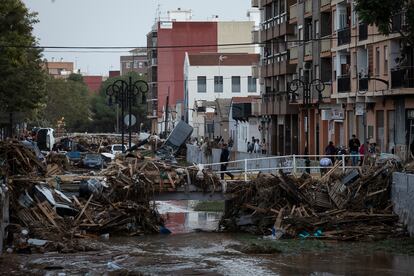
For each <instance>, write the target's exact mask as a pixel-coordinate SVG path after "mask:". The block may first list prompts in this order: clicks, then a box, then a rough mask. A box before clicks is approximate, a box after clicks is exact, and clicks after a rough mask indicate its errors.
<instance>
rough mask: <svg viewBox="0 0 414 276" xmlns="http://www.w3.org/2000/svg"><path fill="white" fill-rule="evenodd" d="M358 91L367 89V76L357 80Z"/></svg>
mask: <svg viewBox="0 0 414 276" xmlns="http://www.w3.org/2000/svg"><path fill="white" fill-rule="evenodd" d="M358 86H359V91H368V78H363V79H359V80H358Z"/></svg>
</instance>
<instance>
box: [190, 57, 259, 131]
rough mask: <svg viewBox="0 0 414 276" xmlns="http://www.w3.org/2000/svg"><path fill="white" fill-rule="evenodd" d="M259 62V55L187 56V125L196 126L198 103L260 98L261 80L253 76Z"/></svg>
mask: <svg viewBox="0 0 414 276" xmlns="http://www.w3.org/2000/svg"><path fill="white" fill-rule="evenodd" d="M258 61H259V55H258V54H240V53H202V54H188V53H186V55H185V61H184V106H185V110H184V114H185V116H184V117H185V119H186V120H187V121H188V123H189V124H190V125H192V126H193V127H194V123H195V121H194V118H193V113H194V106H195V103H196V102H197V101H215V100H216V99H231V98H233V97H248V96H259V95H260V91H259V83H258V80H257V79H256V78H254V77H252V65H253V64H257V63H258Z"/></svg>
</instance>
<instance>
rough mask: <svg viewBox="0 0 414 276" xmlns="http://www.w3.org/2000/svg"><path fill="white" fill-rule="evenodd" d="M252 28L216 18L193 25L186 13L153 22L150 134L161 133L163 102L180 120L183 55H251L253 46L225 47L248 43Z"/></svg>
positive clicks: (150, 37)
mask: <svg viewBox="0 0 414 276" xmlns="http://www.w3.org/2000/svg"><path fill="white" fill-rule="evenodd" d="M254 25H255V23H254V22H252V21H242V22H233V21H232V22H221V21H218V19H217V18H214V19H212V20H210V21H195V20H193V19H192V14H191V11H187V10H176V11H170V12H169V14H168V17H167V18H158V19H157V21H156V23H155V24H154V26H153V28H152V30H151V32H149V33H148V35H147V46H148V61H149V67H148V79H149V86H150V96H149V99H148V117H149V118H151V119H153V121H152V130H153V131H157V132H162V131H165V130H164V129H162V125H163V121H164V120H165V110H166V105H167V98H168V109H169V110H170V111H171V110H172V111H174V112H175V116H177V118H184V117H183V116H184V81H183V79H184V72H183V67H184V57H185V53H186V52H187V53H189V54H196V53H206V52H214V53H217V52H220V53H230V52H232V53H234V52H238V53H254V51H255V47H254V45H246V46H243V47H240V46H238V47H234V46H226V44H234V43H250V42H251V39H252V37H251V35H252V34H251V30H252V28H253V26H254ZM167 96H168V97H167Z"/></svg>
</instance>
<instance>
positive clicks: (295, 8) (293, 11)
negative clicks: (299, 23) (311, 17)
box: [289, 4, 298, 20]
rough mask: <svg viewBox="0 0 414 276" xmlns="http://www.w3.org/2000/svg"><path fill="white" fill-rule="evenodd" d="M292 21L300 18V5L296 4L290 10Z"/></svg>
mask: <svg viewBox="0 0 414 276" xmlns="http://www.w3.org/2000/svg"><path fill="white" fill-rule="evenodd" d="M289 16H290V20H294V19H297V17H298V4H294V5H292V6H290V8H289Z"/></svg>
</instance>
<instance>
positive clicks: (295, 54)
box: [289, 46, 298, 60]
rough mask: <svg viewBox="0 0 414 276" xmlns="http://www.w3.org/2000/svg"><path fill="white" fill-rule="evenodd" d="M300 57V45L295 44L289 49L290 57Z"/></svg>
mask: <svg viewBox="0 0 414 276" xmlns="http://www.w3.org/2000/svg"><path fill="white" fill-rule="evenodd" d="M297 58H298V46H293V47H292V48H290V49H289V59H290V60H292V59H297Z"/></svg>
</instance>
